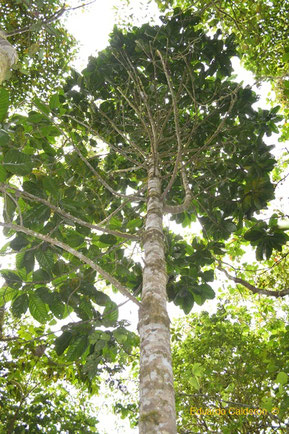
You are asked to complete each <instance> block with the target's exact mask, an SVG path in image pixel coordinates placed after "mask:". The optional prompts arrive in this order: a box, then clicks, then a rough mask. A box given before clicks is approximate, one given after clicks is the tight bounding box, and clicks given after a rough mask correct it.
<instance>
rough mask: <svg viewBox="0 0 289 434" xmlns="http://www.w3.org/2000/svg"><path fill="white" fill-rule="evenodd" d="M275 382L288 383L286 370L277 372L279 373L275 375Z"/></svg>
mask: <svg viewBox="0 0 289 434" xmlns="http://www.w3.org/2000/svg"><path fill="white" fill-rule="evenodd" d="M276 383H279V384H281V385H284V384H287V383H288V374H286V372H279V374H278V375H277V377H276Z"/></svg>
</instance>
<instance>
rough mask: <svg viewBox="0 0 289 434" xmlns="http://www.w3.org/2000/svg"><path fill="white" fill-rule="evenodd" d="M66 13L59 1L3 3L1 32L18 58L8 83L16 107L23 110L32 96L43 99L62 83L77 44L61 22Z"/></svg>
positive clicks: (0, 5)
mask: <svg viewBox="0 0 289 434" xmlns="http://www.w3.org/2000/svg"><path fill="white" fill-rule="evenodd" d="M65 11H66V9H65V6H63V2H62V1H59V0H53V1H47V0H41V1H35V0H25V1H21V2H19V1H14V0H9V1H5V2H1V3H0V17H1V18H0V30H2V31H4V32H5V34H6V36H7V39H8V41H9V42H10V44H12V45H13V46H14V47H15V48H16V50H17V54H18V63H17V64H16V65H15V66H14V69H13V72H12V71H11V75H10V77H9V79H8V80H7V82H6V83H5V86H6V88H7V89H9V90H10V99H11V101H12V102H13V103H14V105H15V104H17V105H19V104H22V106H23V104H25V103H27V101H28V98H29V96H30V97H31V96H32V95H41V96H43V97H44V96H46V95H47V94H48V93H49V91H50V92H51V91H52V90H55V88H56V87H57V86H58V85H59V84H60V83H63V76H64V74H65V72H67V71H68V63H69V61H70V60H71V59H72V57H73V56H74V54H75V48H74V47H75V44H76V41H75V40H74V38H73V37H72V36H71V35H69V34H68V33H67V30H66V29H65V28H64V27H63V25H62V24H61V23H60V21H59V18H60V17H61V15H62V14H63V13H64V12H65Z"/></svg>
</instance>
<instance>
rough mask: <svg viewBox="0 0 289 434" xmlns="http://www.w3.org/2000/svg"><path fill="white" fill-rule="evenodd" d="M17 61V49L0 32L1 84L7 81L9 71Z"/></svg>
mask: <svg viewBox="0 0 289 434" xmlns="http://www.w3.org/2000/svg"><path fill="white" fill-rule="evenodd" d="M16 61H17V54H16V50H15V48H14V47H13V46H12V45H11V44H10V42H8V41H7V39H6V36H5V33H4V32H2V31H1V30H0V84H1V83H2V82H3V81H4V80H5V78H6V75H7V72H8V70H9V69H10V68H11V66H12V65H14V63H16Z"/></svg>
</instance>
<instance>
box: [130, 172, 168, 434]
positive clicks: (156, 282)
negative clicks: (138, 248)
mask: <svg viewBox="0 0 289 434" xmlns="http://www.w3.org/2000/svg"><path fill="white" fill-rule="evenodd" d="M162 220H163V203H162V200H161V181H160V177H159V174H158V173H156V172H155V171H154V168H151V169H150V172H149V179H148V201H147V219H146V225H145V233H144V239H143V248H144V258H145V267H144V271H143V290H142V291H143V292H142V306H141V308H140V311H139V324H138V330H139V334H140V420H139V432H140V434H154V433H155V434H165V433H166V434H175V433H176V432H177V431H176V415H175V397H174V387H173V371H172V360H171V349H170V320H169V317H168V313H167V308H166V300H167V296H166V283H167V273H166V262H165V252H164V234H163V225H162Z"/></svg>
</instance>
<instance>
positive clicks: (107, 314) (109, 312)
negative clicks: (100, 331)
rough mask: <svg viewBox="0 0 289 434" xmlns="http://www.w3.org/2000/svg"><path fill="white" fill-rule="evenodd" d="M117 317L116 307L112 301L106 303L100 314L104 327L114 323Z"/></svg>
mask: <svg viewBox="0 0 289 434" xmlns="http://www.w3.org/2000/svg"><path fill="white" fill-rule="evenodd" d="M117 319H118V307H117V304H116V303H114V302H113V301H110V302H109V303H107V304H106V307H105V309H104V311H103V314H102V322H103V325H105V326H106V327H111V326H113V325H115V323H116V322H117Z"/></svg>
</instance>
